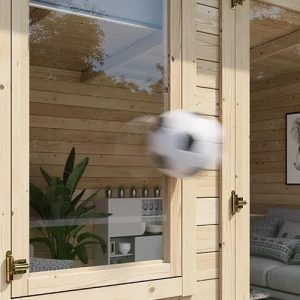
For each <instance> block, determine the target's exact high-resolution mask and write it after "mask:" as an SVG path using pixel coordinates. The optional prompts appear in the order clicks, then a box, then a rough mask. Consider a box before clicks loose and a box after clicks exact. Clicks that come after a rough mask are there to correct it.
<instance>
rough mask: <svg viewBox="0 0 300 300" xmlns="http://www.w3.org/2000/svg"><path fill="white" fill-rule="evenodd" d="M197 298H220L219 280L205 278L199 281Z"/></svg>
mask: <svg viewBox="0 0 300 300" xmlns="http://www.w3.org/2000/svg"><path fill="white" fill-rule="evenodd" d="M194 297H195V300H218V299H219V280H217V279H212V280H203V281H198V282H197V294H196V295H195V296H194Z"/></svg>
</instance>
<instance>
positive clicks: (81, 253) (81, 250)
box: [75, 245, 89, 264]
mask: <svg viewBox="0 0 300 300" xmlns="http://www.w3.org/2000/svg"><path fill="white" fill-rule="evenodd" d="M75 251H76V254H77V256H78V258H79V259H80V261H81V262H83V263H84V264H87V263H88V262H89V256H88V251H87V249H86V247H85V246H84V245H81V246H77V247H76V248H75Z"/></svg>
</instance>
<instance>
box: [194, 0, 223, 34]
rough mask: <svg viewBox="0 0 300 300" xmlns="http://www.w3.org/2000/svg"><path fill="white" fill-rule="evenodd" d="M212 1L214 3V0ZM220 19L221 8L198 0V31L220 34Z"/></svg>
mask: <svg viewBox="0 0 300 300" xmlns="http://www.w3.org/2000/svg"><path fill="white" fill-rule="evenodd" d="M206 2H207V1H206ZM210 3H212V4H214V3H213V1H210ZM204 4H205V3H204ZM219 21H220V18H219V10H218V9H217V8H215V7H212V6H207V5H202V4H200V3H199V2H198V1H197V5H196V30H197V31H201V32H205V33H210V34H215V35H218V34H219Z"/></svg>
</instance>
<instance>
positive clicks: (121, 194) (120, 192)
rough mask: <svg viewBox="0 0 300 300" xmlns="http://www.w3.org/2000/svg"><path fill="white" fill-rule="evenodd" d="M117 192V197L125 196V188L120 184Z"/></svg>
mask: <svg viewBox="0 0 300 300" xmlns="http://www.w3.org/2000/svg"><path fill="white" fill-rule="evenodd" d="M118 192H119V198H124V196H125V189H124V188H123V187H122V186H120V187H119V190H118Z"/></svg>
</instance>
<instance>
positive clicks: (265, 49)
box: [250, 0, 300, 63]
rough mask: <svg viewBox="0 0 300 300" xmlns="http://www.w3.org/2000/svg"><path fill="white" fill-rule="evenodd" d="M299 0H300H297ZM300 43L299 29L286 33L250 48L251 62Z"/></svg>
mask: <svg viewBox="0 0 300 300" xmlns="http://www.w3.org/2000/svg"><path fill="white" fill-rule="evenodd" d="M299 1H300V0H299ZM299 43H300V30H298V31H295V32H292V33H290V34H287V35H285V36H283V37H280V38H278V39H276V40H273V41H270V42H267V43H264V44H262V45H259V46H257V47H254V48H252V49H251V52H250V58H251V63H253V62H257V61H260V60H263V59H265V58H267V57H270V56H273V55H275V54H278V53H280V52H282V51H284V50H286V49H288V48H291V47H294V46H296V45H297V44H299Z"/></svg>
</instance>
